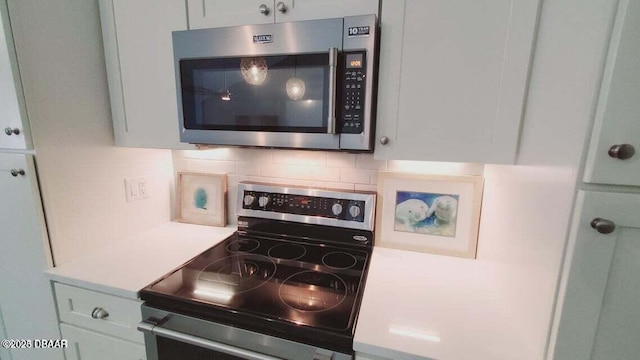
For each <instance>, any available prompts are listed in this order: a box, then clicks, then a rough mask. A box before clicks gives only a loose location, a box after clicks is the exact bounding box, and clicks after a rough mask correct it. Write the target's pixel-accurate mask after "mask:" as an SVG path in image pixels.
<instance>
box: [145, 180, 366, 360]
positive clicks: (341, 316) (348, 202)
mask: <svg viewBox="0 0 640 360" xmlns="http://www.w3.org/2000/svg"><path fill="white" fill-rule="evenodd" d="M375 201H376V195H375V193H368V192H362V193H360V192H353V191H338V190H320V189H309V188H299V187H290V186H286V187H282V186H272V185H266V184H259V183H240V184H239V185H238V197H237V209H238V211H237V213H238V231H237V232H236V233H234V234H233V235H232V236H230V237H229V238H227V239H226V240H224V241H222V242H221V243H220V244H218V245H216V246H214V247H212V248H211V249H209V250H207V251H205V252H204V253H202V254H200V255H198V256H197V257H195V258H194V259H192V260H191V261H190V262H188V263H187V264H185V265H184V266H182V267H181V268H180V269H178V270H176V271H174V272H173V273H171V274H168V275H166V276H164V277H163V278H162V279H160V280H158V281H157V282H155V283H153V284H151V285H150V286H148V287H146V288H145V289H143V290H142V291H141V298H142V299H143V300H144V304H143V306H142V315H143V319H144V320H143V322H141V323H140V325H139V327H138V329H139V330H141V331H143V332H144V333H145V344H146V348H147V357H148V359H149V360H168V359H183V360H189V359H203V358H216V359H218V358H220V359H351V358H352V356H353V334H354V329H355V323H356V320H357V316H358V309H359V305H360V301H361V297H362V294H363V291H364V284H365V278H366V272H367V268H368V264H369V259H370V257H371V251H372V249H373V235H374V234H373V227H374V213H375Z"/></svg>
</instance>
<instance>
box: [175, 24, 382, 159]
mask: <svg viewBox="0 0 640 360" xmlns="http://www.w3.org/2000/svg"><path fill="white" fill-rule="evenodd" d="M378 33H379V30H378V27H377V20H376V17H375V15H366V16H352V17H345V18H339V19H325V20H312V21H300V22H290V23H277V24H266V25H250V26H236V27H227V28H217V29H202V30H187V31H176V32H174V33H173V51H174V59H175V70H176V84H177V86H176V88H177V95H178V111H179V119H180V140H181V141H182V142H187V143H193V144H215V145H236V146H252V147H272V148H297V149H327V150H347V151H365V152H366V151H373V135H374V134H373V132H374V130H375V125H374V120H375V101H376V96H375V89H376V86H377V85H376V77H377V74H376V72H377V62H378V59H377V45H378Z"/></svg>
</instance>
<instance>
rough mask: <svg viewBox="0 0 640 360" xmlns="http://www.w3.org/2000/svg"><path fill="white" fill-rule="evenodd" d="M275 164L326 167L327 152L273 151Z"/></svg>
mask: <svg viewBox="0 0 640 360" xmlns="http://www.w3.org/2000/svg"><path fill="white" fill-rule="evenodd" d="M272 161H273V163H274V164H287V165H307V166H311V165H313V166H326V165H327V152H326V151H302V150H273V160H272Z"/></svg>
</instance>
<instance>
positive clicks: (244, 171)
mask: <svg viewBox="0 0 640 360" xmlns="http://www.w3.org/2000/svg"><path fill="white" fill-rule="evenodd" d="M236 174H238V175H260V164H259V163H254V162H237V163H236Z"/></svg>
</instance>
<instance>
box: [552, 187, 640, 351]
mask: <svg viewBox="0 0 640 360" xmlns="http://www.w3.org/2000/svg"><path fill="white" fill-rule="evenodd" d="M638 214H640V194H614V193H603V192H584V191H580V192H579V193H578V199H577V202H576V212H575V216H574V224H573V226H572V231H571V235H570V241H569V246H568V249H567V254H569V255H568V256H567V260H566V265H565V269H567V268H569V271H568V272H566V271H565V274H563V280H562V285H561V290H560V295H559V300H558V301H559V304H562V305H561V306H559V307H558V308H557V310H556V313H557V314H558V315H557V316H558V319H557V320H556V322H557V324H558V326H556V327H554V329H555V330H554V336H552V338H554V339H555V346H554V344H553V343H552V346H551V351H552V353H553V354H552V355H553V356H552V357H551V356H550V358H553V359H555V360H582V359H584V360H587V359H594V360H599V359H603V360H604V359H620V360H626V359H629V360H631V359H637V358H638V354H640V342H639V341H638V339H640V311H638V299H640V277H639V276H638V274H640V261H639V259H640V216H638ZM598 218H599V219H603V220H600V222H597V221H596V222H594V223H592V222H593V221H594V219H598ZM605 221H610V222H611V223H610V224H609V225H612V224H614V225H615V229H614V230H613V232H611V233H606V232H607V231H609V230H612V229H613V228H611V227H609V228H607V227H606V226H605V225H607V223H605ZM596 224H598V226H600V229H601V230H600V231H601V232H602V233H601V232H599V231H596V229H594V228H593V227H592V225H593V226H595V225H596ZM550 355H551V354H550Z"/></svg>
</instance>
